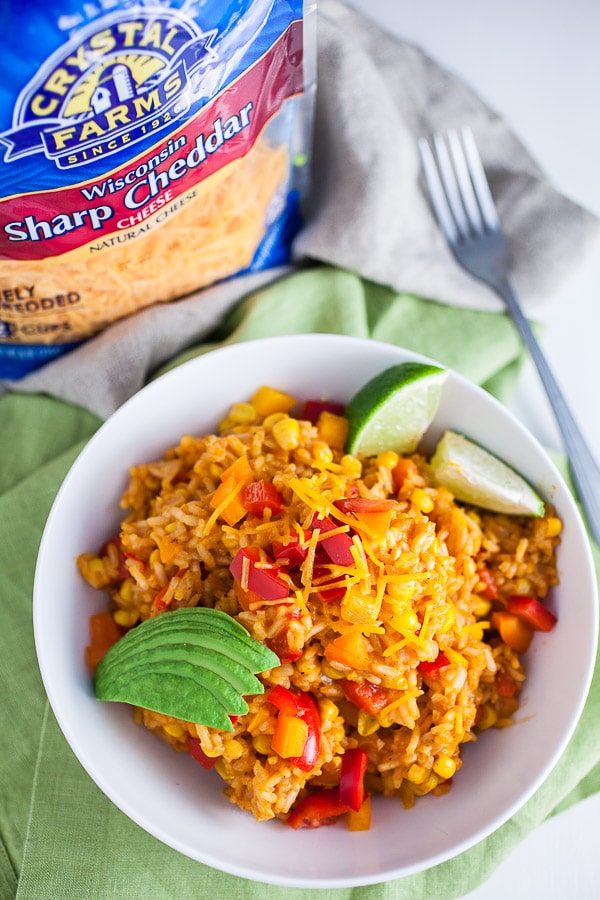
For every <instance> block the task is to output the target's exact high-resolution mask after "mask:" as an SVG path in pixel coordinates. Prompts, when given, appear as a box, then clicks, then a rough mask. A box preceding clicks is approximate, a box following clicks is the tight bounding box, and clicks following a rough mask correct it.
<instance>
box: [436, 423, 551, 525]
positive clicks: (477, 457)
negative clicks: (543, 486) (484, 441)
mask: <svg viewBox="0 0 600 900" xmlns="http://www.w3.org/2000/svg"><path fill="white" fill-rule="evenodd" d="M431 469H432V473H433V477H434V478H435V480H436V481H437V482H438V484H441V485H444V487H447V488H448V489H449V490H450V491H452V493H453V494H454V496H455V497H456V499H457V500H462V501H463V502H464V503H471V504H473V506H481V507H483V509H490V510H492V511H493V512H500V513H506V514H508V515H515V516H542V515H543V514H544V501H543V500H542V498H541V497H540V496H539V495H538V494H536V492H535V491H534V490H533V488H532V487H531V485H530V484H528V483H527V482H526V481H525V479H524V478H522V477H521V476H520V475H518V474H517V473H516V472H515V471H514V469H511V468H510V466H507V465H506V463H503V462H501V461H500V460H499V459H498V457H496V456H493V455H492V454H491V453H490V452H489V451H488V450H484V449H483V447H480V446H479V445H478V444H474V443H473V441H470V440H468V438H466V437H463V435H461V434H457V433H456V432H455V431H446V432H445V433H444V434H443V436H442V438H441V440H440V442H439V443H438V445H437V447H436V450H435V453H434V455H433V456H432V458H431Z"/></svg>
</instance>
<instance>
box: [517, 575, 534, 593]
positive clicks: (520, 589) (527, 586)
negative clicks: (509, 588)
mask: <svg viewBox="0 0 600 900" xmlns="http://www.w3.org/2000/svg"><path fill="white" fill-rule="evenodd" d="M530 592H531V582H530V581H529V579H528V578H519V579H518V581H517V584H516V588H515V594H519V596H521V597H527V595H528V594H529V593H530Z"/></svg>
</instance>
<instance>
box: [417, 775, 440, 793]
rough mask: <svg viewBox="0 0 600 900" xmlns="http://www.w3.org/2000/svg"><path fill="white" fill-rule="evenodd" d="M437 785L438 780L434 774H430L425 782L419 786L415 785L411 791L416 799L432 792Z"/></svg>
mask: <svg viewBox="0 0 600 900" xmlns="http://www.w3.org/2000/svg"><path fill="white" fill-rule="evenodd" d="M439 783H440V779H439V778H438V776H437V775H436V774H435V772H430V773H429V775H428V776H427V778H426V779H425V781H423V782H422V783H421V784H415V786H414V787H413V791H414V793H415V794H416V795H417V796H418V797H423V796H424V795H425V794H428V793H429V792H430V791H433V790H434V788H436V787H437V786H438V784H439Z"/></svg>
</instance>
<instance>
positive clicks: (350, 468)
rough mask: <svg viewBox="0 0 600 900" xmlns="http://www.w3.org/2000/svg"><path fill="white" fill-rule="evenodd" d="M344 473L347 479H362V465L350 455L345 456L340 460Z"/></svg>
mask: <svg viewBox="0 0 600 900" xmlns="http://www.w3.org/2000/svg"><path fill="white" fill-rule="evenodd" d="M340 465H341V467H342V472H343V473H344V475H346V477H347V478H360V476H361V475H362V463H361V461H360V460H359V459H357V458H356V457H355V456H351V454H350V453H346V454H344V456H342V458H341V460H340Z"/></svg>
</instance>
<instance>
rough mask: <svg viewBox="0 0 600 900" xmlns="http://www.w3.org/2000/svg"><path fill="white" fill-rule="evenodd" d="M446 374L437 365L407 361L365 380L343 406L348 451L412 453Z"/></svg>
mask: <svg viewBox="0 0 600 900" xmlns="http://www.w3.org/2000/svg"><path fill="white" fill-rule="evenodd" d="M446 377H447V372H446V371H445V369H440V368H439V367H438V366H432V365H429V364H425V363H417V362H407V363H401V364H400V365H396V366H391V367H390V368H389V369H385V370H384V371H383V372H380V373H379V374H378V375H376V376H375V377H374V378H372V379H371V380H370V381H368V382H367V383H366V384H365V385H364V386H363V387H362V388H361V389H360V390H359V391H358V393H357V394H355V395H354V397H352V399H351V400H350V403H349V404H348V406H347V407H346V413H345V415H346V417H347V419H348V421H349V423H350V427H349V429H348V439H347V441H346V450H347V451H348V453H353V454H354V455H356V456H374V455H375V454H376V453H380V452H381V451H382V450H395V451H396V453H401V454H402V453H412V452H413V451H414V450H415V449H416V447H417V445H418V443H419V441H420V440H421V437H422V436H423V434H424V432H425V431H426V429H427V428H428V426H429V425H430V423H431V420H432V419H433V417H434V415H435V413H436V410H437V408H438V404H439V402H440V397H441V396H442V388H443V386H444V382H445V380H446Z"/></svg>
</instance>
